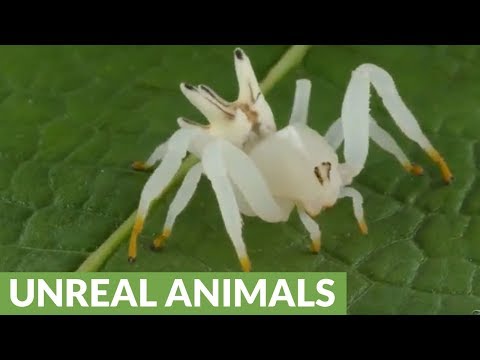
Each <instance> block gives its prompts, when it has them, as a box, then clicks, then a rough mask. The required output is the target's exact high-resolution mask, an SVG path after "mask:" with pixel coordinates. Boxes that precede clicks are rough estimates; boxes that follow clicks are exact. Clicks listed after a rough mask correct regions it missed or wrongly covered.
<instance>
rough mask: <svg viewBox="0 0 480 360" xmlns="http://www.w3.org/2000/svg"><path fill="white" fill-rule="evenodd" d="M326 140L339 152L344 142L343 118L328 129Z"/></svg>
mask: <svg viewBox="0 0 480 360" xmlns="http://www.w3.org/2000/svg"><path fill="white" fill-rule="evenodd" d="M325 140H327V142H328V143H329V144H330V146H331V147H332V148H333V149H334V150H335V151H337V150H338V148H339V147H340V145H342V142H343V127H342V118H339V119H337V120H335V121H334V123H333V124H332V125H330V127H329V128H328V130H327V132H326V133H325Z"/></svg>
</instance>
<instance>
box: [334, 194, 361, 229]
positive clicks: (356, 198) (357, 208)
mask: <svg viewBox="0 0 480 360" xmlns="http://www.w3.org/2000/svg"><path fill="white" fill-rule="evenodd" d="M344 197H349V198H351V199H352V201H353V214H354V215H355V218H356V219H357V222H358V226H359V227H360V231H361V232H362V233H363V234H368V227H367V223H366V222H365V217H364V215H363V197H362V195H361V194H360V193H359V192H358V191H357V190H355V189H354V188H352V187H344V188H342V189H341V190H340V195H339V198H344Z"/></svg>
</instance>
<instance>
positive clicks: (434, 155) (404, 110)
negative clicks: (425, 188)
mask: <svg viewBox="0 0 480 360" xmlns="http://www.w3.org/2000/svg"><path fill="white" fill-rule="evenodd" d="M355 73H358V74H359V76H360V77H362V78H363V77H368V78H369V79H370V81H371V83H372V85H373V86H374V87H375V89H376V90H377V92H378V94H379V95H380V97H381V98H382V100H383V104H384V105H385V108H386V109H387V111H388V112H389V113H390V115H391V116H392V118H393V120H394V121H395V123H396V124H397V126H398V127H399V128H400V130H402V131H403V133H404V134H405V135H406V136H407V137H408V138H410V139H411V140H413V141H414V142H416V143H417V144H418V145H420V147H422V149H423V150H425V152H426V153H427V154H428V155H429V156H430V158H431V159H432V160H433V161H434V162H436V163H437V164H438V166H439V167H440V170H441V172H442V176H443V179H444V181H445V182H447V183H450V182H451V181H452V179H453V175H452V173H451V172H450V169H449V168H448V166H447V164H446V162H445V160H444V159H443V157H442V156H441V155H440V153H439V152H438V151H437V150H436V149H435V148H434V147H433V146H432V144H431V143H430V141H429V140H428V139H427V137H426V136H425V134H424V133H423V131H422V129H421V128H420V125H419V124H418V121H417V119H415V117H414V116H413V114H412V112H411V111H410V110H409V109H408V107H407V106H406V105H405V103H404V102H403V100H402V98H401V97H400V95H399V93H398V90H397V88H396V86H395V82H394V81H393V78H392V77H391V76H390V74H389V73H388V72H386V71H385V70H384V69H382V68H380V67H378V66H376V65H373V64H364V65H361V66H359V67H358V69H357V70H355Z"/></svg>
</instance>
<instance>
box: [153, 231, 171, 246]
mask: <svg viewBox="0 0 480 360" xmlns="http://www.w3.org/2000/svg"><path fill="white" fill-rule="evenodd" d="M171 233H172V232H171V230H170V229H164V230H163V232H162V234H161V235H159V236H157V237H156V238H155V240H153V244H152V250H160V249H162V248H163V247H164V246H165V241H167V239H168V238H169V236H170V234H171Z"/></svg>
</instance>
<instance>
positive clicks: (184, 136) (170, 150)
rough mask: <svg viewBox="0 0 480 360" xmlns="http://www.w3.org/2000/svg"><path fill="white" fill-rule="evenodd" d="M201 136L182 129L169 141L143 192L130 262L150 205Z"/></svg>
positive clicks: (135, 253)
mask: <svg viewBox="0 0 480 360" xmlns="http://www.w3.org/2000/svg"><path fill="white" fill-rule="evenodd" d="M197 135H199V133H198V131H196V130H193V129H180V130H178V131H177V132H175V133H174V134H173V135H172V136H171V138H170V139H169V140H168V143H167V148H166V152H165V156H164V157H163V160H162V162H161V163H160V166H158V167H157V168H156V169H155V171H154V172H153V174H152V175H151V176H150V178H149V179H148V181H147V183H146V184H145V187H144V188H143V190H142V194H141V197H140V204H139V206H138V211H137V216H136V219H135V223H134V225H133V230H132V234H131V236H130V243H129V247H128V260H129V261H130V262H134V261H135V259H136V256H137V238H138V235H139V234H140V232H141V231H142V229H143V224H144V221H145V218H146V216H147V214H148V211H149V209H150V204H151V203H152V201H153V200H154V199H156V198H157V197H158V196H160V194H161V193H162V192H163V191H164V190H165V188H166V187H167V185H168V184H169V183H170V181H171V180H172V179H173V177H174V176H175V174H176V173H177V171H178V169H179V168H180V165H181V163H182V159H183V158H184V157H185V155H186V153H187V150H188V147H189V146H190V143H191V141H192V139H193V138H194V137H195V136H197Z"/></svg>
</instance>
